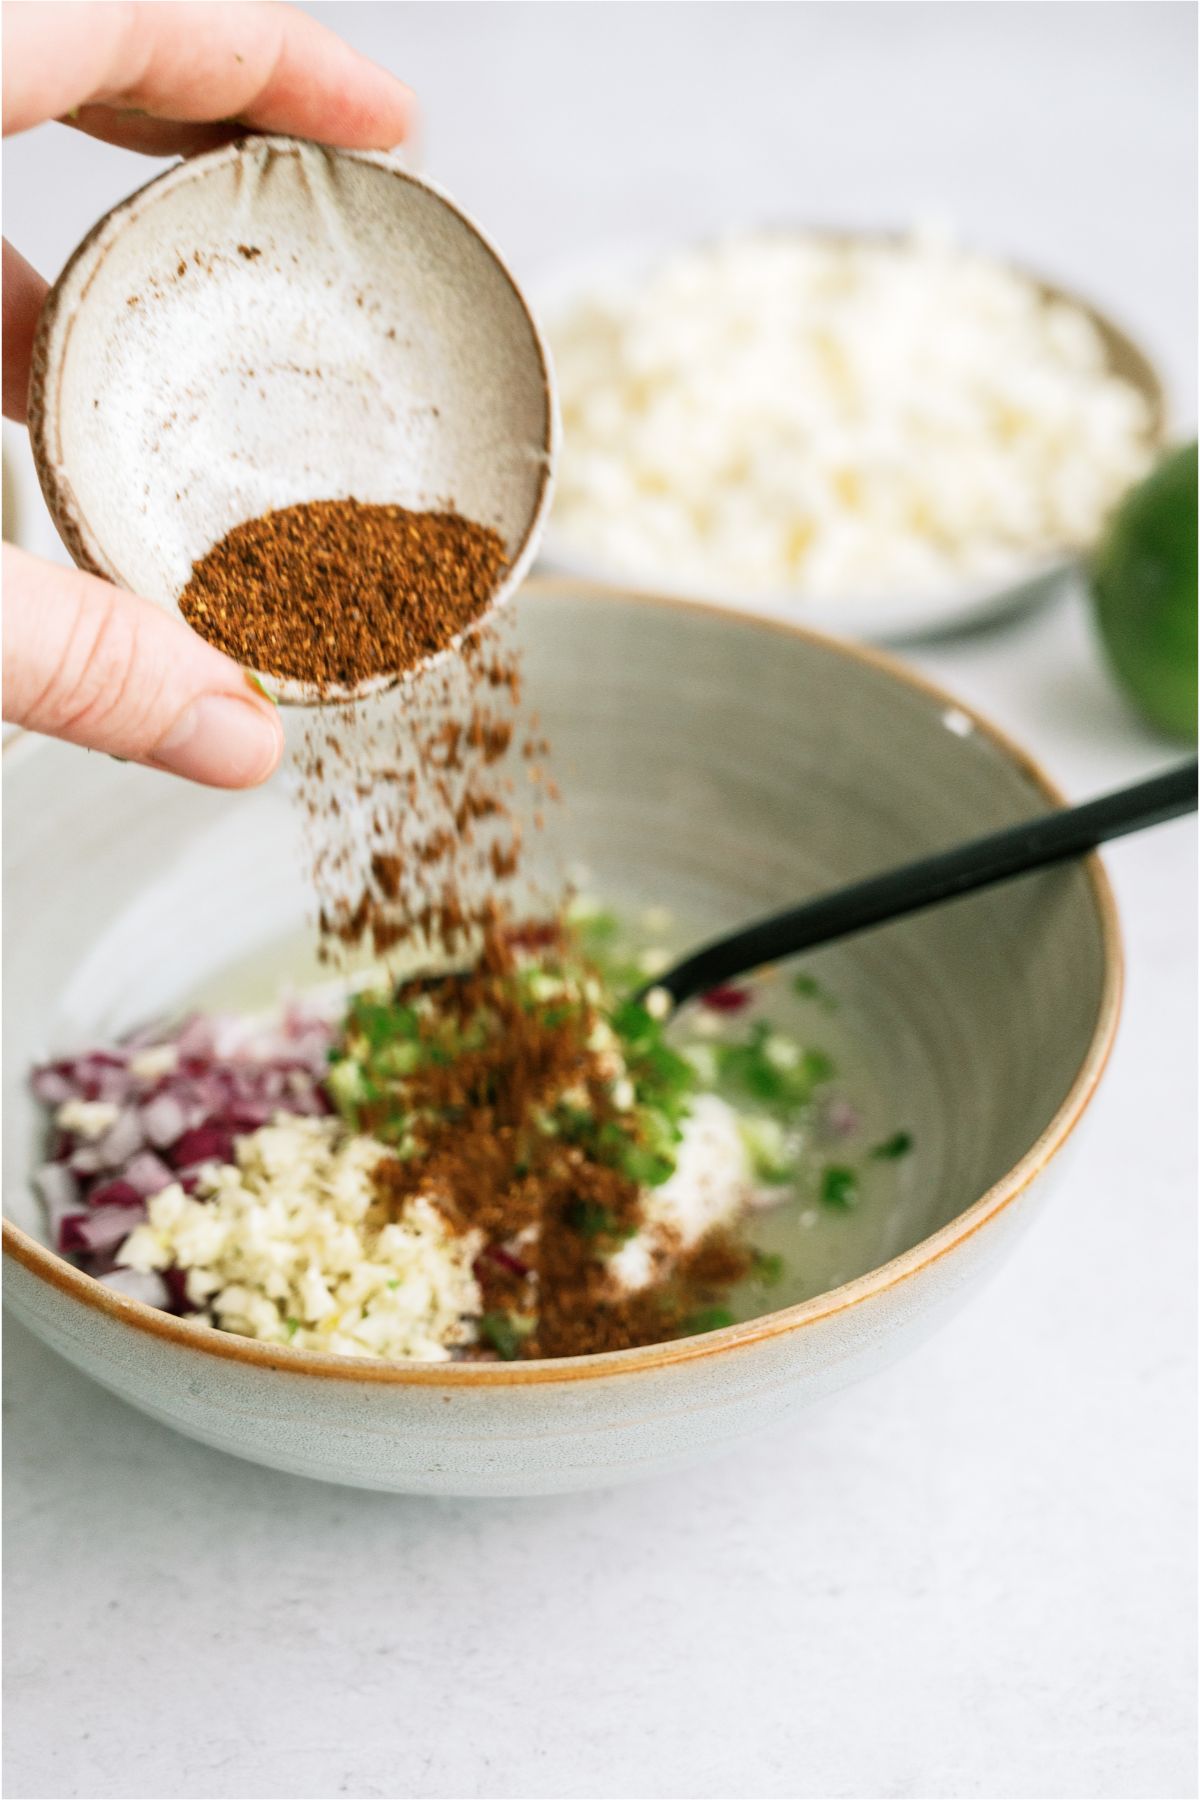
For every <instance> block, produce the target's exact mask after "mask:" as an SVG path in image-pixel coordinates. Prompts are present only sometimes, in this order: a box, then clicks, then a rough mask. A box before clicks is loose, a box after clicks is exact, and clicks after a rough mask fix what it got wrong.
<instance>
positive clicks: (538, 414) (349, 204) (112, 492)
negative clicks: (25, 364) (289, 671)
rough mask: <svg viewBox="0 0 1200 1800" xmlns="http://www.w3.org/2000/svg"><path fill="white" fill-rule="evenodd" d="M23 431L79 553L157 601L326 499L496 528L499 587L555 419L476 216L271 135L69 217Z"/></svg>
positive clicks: (534, 497)
mask: <svg viewBox="0 0 1200 1800" xmlns="http://www.w3.org/2000/svg"><path fill="white" fill-rule="evenodd" d="M29 429H30V438H31V441H32V445H33V453H34V457H35V460H36V463H37V468H38V475H39V478H40V480H41V483H42V488H43V491H44V493H45V496H46V503H47V505H48V506H49V508H50V512H51V514H52V515H53V518H54V521H55V524H56V525H57V526H58V529H59V532H60V533H61V535H62V537H63V540H64V542H65V543H66V545H67V547H68V548H69V550H70V551H71V554H72V555H73V556H74V558H75V560H76V562H78V563H79V564H80V565H81V566H82V567H83V568H85V569H91V570H93V571H94V572H95V573H96V574H99V575H104V576H107V577H108V579H109V580H110V581H115V582H117V583H118V584H119V585H120V586H122V587H127V588H130V589H132V591H133V592H134V593H137V594H142V595H144V596H145V597H146V598H148V599H151V600H156V601H158V602H159V603H160V604H161V605H163V606H166V607H168V608H173V607H174V606H175V605H176V604H177V602H178V599H179V595H180V593H181V592H182V590H183V589H184V587H185V586H186V585H187V581H188V577H189V576H190V574H191V569H192V564H193V562H194V561H195V560H196V559H197V558H198V557H200V556H203V555H204V553H205V551H207V550H208V549H210V548H211V547H212V545H213V544H215V543H216V542H217V541H218V539H220V538H222V537H224V535H225V533H226V532H227V531H229V530H231V529H232V527H233V526H235V525H239V524H241V523H243V522H244V521H245V520H247V519H253V518H256V517H258V515H259V514H261V513H264V512H268V511H271V510H273V509H275V508H278V507H283V506H292V505H295V504H296V503H298V502H300V501H304V500H332V499H340V498H343V497H346V496H352V497H353V498H354V499H356V500H362V501H371V502H379V503H390V504H396V505H400V506H407V507H413V508H418V509H424V508H433V509H439V508H442V507H446V506H449V507H453V508H454V509H455V510H457V511H459V512H462V513H463V514H464V515H465V516H466V517H468V518H471V519H475V520H478V521H479V522H480V523H482V524H485V525H491V526H493V527H494V528H495V529H496V530H497V531H498V532H499V533H500V535H501V537H502V538H503V539H504V542H505V545H506V547H507V551H508V558H509V562H508V568H507V570H506V572H505V575H504V578H503V580H502V581H501V582H500V584H499V585H498V588H497V592H496V597H495V603H496V604H500V603H501V602H502V601H504V600H505V599H506V598H508V596H509V595H510V594H511V593H512V592H513V591H514V590H515V589H516V588H517V587H518V586H519V585H520V582H521V581H522V579H523V578H524V575H525V572H526V570H527V568H528V567H529V564H530V563H531V562H532V560H533V557H534V554H535V552H536V549H537V545H538V540H539V538H540V536H541V530H542V525H543V523H544V521H545V517H546V513H547V509H548V507H549V503H550V492H551V486H552V476H553V468H554V461H555V457H556V454H557V448H558V435H559V432H558V415H557V408H556V404H555V396H554V377H553V373H552V371H551V367H550V360H549V357H548V355H547V353H546V348H545V345H544V344H543V342H542V338H541V335H540V333H539V331H538V327H537V325H536V323H535V321H534V319H533V317H532V315H531V314H530V311H529V308H528V306H527V305H526V303H525V299H524V297H523V295H522V293H521V290H520V288H519V287H518V286H517V283H516V281H515V280H514V279H513V276H512V275H511V273H510V272H509V270H508V268H507V267H506V266H505V264H504V262H503V261H502V259H501V257H500V254H499V252H498V251H497V250H496V249H495V247H494V246H493V245H492V244H491V243H490V242H489V240H488V239H487V238H486V237H485V236H484V234H483V232H482V231H481V230H480V229H479V227H478V226H477V225H476V224H474V223H473V221H472V220H470V219H469V218H468V217H467V216H466V214H465V213H463V212H462V210H461V209H460V208H459V207H458V206H456V205H455V203H454V202H453V201H452V200H451V199H450V198H449V196H448V195H446V194H444V193H443V192H442V191H441V190H440V189H439V188H437V187H436V186H434V184H433V183H432V182H430V181H428V180H426V179H424V178H423V177H420V176H417V175H414V174H412V173H411V172H410V171H409V170H408V169H406V168H404V167H402V166H401V165H400V164H399V163H398V162H397V160H396V158H395V157H394V156H392V155H389V154H385V153H383V152H380V151H373V150H330V149H326V148H324V147H323V146H321V145H318V144H309V143H304V142H302V141H300V140H299V139H296V138H283V137H252V138H245V139H242V140H241V141H239V142H237V143H233V144H226V145H223V146H222V147H221V148H220V149H218V150H212V151H209V152H208V153H207V154H205V155H203V156H195V157H191V158H189V159H188V160H187V161H185V162H181V163H176V164H175V165H174V166H173V167H172V168H170V169H168V170H167V172H166V173H165V174H164V175H160V176H158V177H157V179H156V180H154V181H152V182H150V183H148V185H147V186H146V187H143V188H140V189H139V190H138V191H137V193H135V194H131V195H130V196H129V197H128V199H126V200H123V201H121V203H120V204H119V205H118V206H115V207H113V209H112V211H111V212H109V213H106V214H105V216H104V218H103V219H101V220H100V222H99V223H98V224H97V225H96V226H95V227H94V229H93V230H92V231H90V232H89V233H88V235H87V237H86V238H85V239H84V240H83V242H82V243H81V244H80V245H79V247H78V249H77V250H76V251H75V253H74V255H73V256H72V257H71V259H70V261H69V262H68V263H67V266H66V268H65V269H64V270H63V272H62V274H61V275H60V276H59V278H58V280H57V281H56V282H55V284H54V287H53V288H52V289H51V292H50V294H49V296H48V297H47V300H46V304H45V306H44V307H43V309H42V313H41V317H40V319H39V323H38V335H37V341H36V344H35V346H34V356H33V376H32V381H31V385H30V394H29ZM269 685H270V687H271V689H272V692H273V693H274V694H275V695H276V696H277V698H279V699H282V700H303V699H304V698H305V697H306V695H305V691H304V688H303V686H302V684H301V683H299V682H295V681H283V680H280V679H278V678H274V677H272V678H270V680H269ZM366 685H368V686H386V685H387V683H386V682H378V683H372V684H366Z"/></svg>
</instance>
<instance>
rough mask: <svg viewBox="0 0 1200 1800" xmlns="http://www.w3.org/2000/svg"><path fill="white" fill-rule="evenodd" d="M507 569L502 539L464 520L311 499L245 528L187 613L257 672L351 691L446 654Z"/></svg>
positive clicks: (209, 560) (230, 538) (221, 551)
mask: <svg viewBox="0 0 1200 1800" xmlns="http://www.w3.org/2000/svg"><path fill="white" fill-rule="evenodd" d="M506 560H507V559H506V555H505V547H504V542H503V540H502V539H501V537H500V536H499V534H498V533H497V532H495V531H493V530H491V528H490V527H489V526H486V525H477V524H475V523H474V522H473V521H472V520H470V519H464V518H460V517H459V515H458V514H457V513H453V512H409V511H407V510H406V509H405V508H404V507H402V506H368V505H364V504H362V503H361V502H359V501H357V500H313V501H307V502H305V503H304V504H302V505H299V506H287V507H284V508H283V509H282V510H281V511H279V512H270V513H264V514H263V516H262V517H261V518H258V519H249V520H247V521H246V523H245V524H243V525H237V526H235V527H234V529H233V530H232V531H231V532H229V533H228V534H227V535H226V536H225V537H223V538H222V539H221V541H220V543H219V544H216V545H214V546H213V548H212V549H211V550H210V551H209V552H208V554H207V555H206V556H203V557H201V558H200V560H199V562H197V563H196V564H195V565H194V566H193V568H192V575H191V580H190V581H189V582H188V584H187V586H186V588H185V589H184V591H183V593H182V595H181V596H180V601H179V608H180V611H181V612H182V614H183V616H184V618H185V619H186V620H187V621H188V623H189V624H190V625H192V626H193V627H194V628H195V630H196V631H198V632H199V633H200V635H201V636H202V637H204V638H207V639H208V641H209V642H210V643H212V644H215V645H216V646H217V648H218V649H219V650H224V651H226V652H227V653H228V654H229V655H230V656H233V657H236V658H237V660H238V661H239V662H240V663H243V664H245V665H246V667H247V668H251V669H255V670H257V671H258V672H259V673H260V674H263V675H273V676H279V677H286V678H289V679H292V680H296V681H304V682H309V683H311V684H312V685H313V686H314V687H316V688H317V689H318V691H322V690H327V689H329V688H334V687H351V688H352V687H356V686H357V685H358V684H359V683H361V682H363V681H368V680H370V679H372V678H373V677H376V676H384V675H399V674H404V673H407V672H408V671H409V670H411V669H414V668H416V667H417V666H418V665H419V664H420V663H422V662H424V661H425V660H426V659H427V658H429V657H431V656H433V655H436V653H437V652H438V651H439V650H444V649H445V648H446V646H447V645H448V644H449V643H450V642H451V641H452V640H453V639H454V638H456V637H457V636H458V635H459V634H460V633H461V632H463V631H465V630H467V629H468V627H470V626H471V625H474V624H475V623H476V621H477V620H478V619H479V618H480V617H481V616H482V615H483V613H484V612H486V610H487V608H488V605H489V603H490V601H491V599H492V596H493V594H494V593H495V591H496V587H497V584H498V582H499V580H500V577H501V574H502V573H503V570H504V568H505V567H506Z"/></svg>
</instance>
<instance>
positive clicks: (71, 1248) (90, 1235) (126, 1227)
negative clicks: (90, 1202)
mask: <svg viewBox="0 0 1200 1800" xmlns="http://www.w3.org/2000/svg"><path fill="white" fill-rule="evenodd" d="M139 1223H140V1220H139V1218H138V1215H137V1214H136V1213H134V1212H133V1211H131V1209H130V1208H129V1207H127V1206H103V1207H100V1208H99V1209H98V1210H97V1211H96V1212H86V1213H67V1214H66V1216H65V1217H64V1218H63V1219H62V1220H61V1221H60V1223H59V1227H58V1247H59V1249H60V1250H61V1251H62V1252H63V1254H64V1255H70V1254H71V1253H72V1252H75V1251H80V1250H85V1251H94V1250H115V1249H116V1247H117V1245H118V1244H120V1243H123V1242H124V1241H125V1239H126V1238H127V1237H128V1236H129V1234H130V1232H131V1231H132V1230H133V1228H134V1226H135V1225H137V1224H139Z"/></svg>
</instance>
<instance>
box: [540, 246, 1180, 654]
mask: <svg viewBox="0 0 1200 1800" xmlns="http://www.w3.org/2000/svg"><path fill="white" fill-rule="evenodd" d="M780 229H781V230H782V231H787V230H788V229H789V228H788V227H786V226H785V227H781V228H780ZM808 235H816V236H823V237H832V238H835V239H838V240H839V241H845V240H850V241H857V240H862V239H865V240H867V241H876V240H878V239H879V238H881V237H883V238H888V239H894V238H895V237H896V235H897V234H896V233H894V232H867V233H854V232H846V231H836V232H835V231H825V232H823V231H816V232H812V231H810V232H809V233H808ZM662 255H663V251H662V248H661V246H658V247H650V246H647V245H626V246H624V247H619V246H618V247H611V248H609V249H608V250H607V251H605V252H603V253H597V252H592V253H591V254H590V255H589V256H588V257H587V258H586V259H585V260H584V261H582V262H580V263H577V264H575V265H573V266H571V267H567V268H563V269H562V270H560V271H559V272H558V274H557V275H552V276H550V277H549V278H547V279H545V280H543V281H542V282H540V283H539V286H538V291H537V293H536V295H535V300H536V303H537V306H538V311H539V313H540V315H541V317H542V318H543V319H545V320H546V321H547V323H548V325H549V327H550V335H551V337H553V321H554V317H555V314H556V313H559V312H560V311H561V310H562V309H564V308H565V307H566V306H568V305H570V304H572V303H574V302H576V301H579V300H582V299H584V298H585V297H586V296H587V295H588V294H589V292H593V291H595V290H597V289H600V290H601V291H602V290H603V287H604V286H605V284H608V283H611V282H612V281H613V280H614V279H618V280H628V279H636V278H638V277H640V276H642V275H644V274H645V273H646V272H647V271H648V270H649V269H651V268H652V267H653V266H654V265H655V263H657V262H659V261H661V259H662ZM1019 272H1020V273H1022V274H1024V275H1026V276H1027V277H1028V279H1029V280H1030V281H1031V282H1032V283H1033V284H1034V286H1035V287H1036V288H1037V290H1038V291H1039V293H1041V294H1042V295H1044V296H1045V297H1046V298H1047V299H1052V300H1067V301H1069V302H1070V304H1071V305H1072V306H1075V307H1078V308H1079V309H1080V310H1081V311H1082V312H1084V313H1086V314H1087V316H1088V318H1089V319H1090V320H1091V321H1092V324H1093V325H1094V326H1095V327H1096V330H1097V331H1098V332H1099V334H1100V338H1101V341H1102V342H1103V345H1104V348H1105V352H1106V354H1107V360H1108V366H1109V369H1110V370H1111V371H1112V373H1113V374H1114V375H1119V376H1120V377H1121V378H1122V379H1123V380H1125V381H1127V382H1129V383H1130V384H1131V386H1133V387H1135V388H1136V389H1137V390H1138V392H1139V393H1140V394H1141V395H1142V397H1143V398H1144V400H1145V402H1146V406H1147V411H1148V416H1149V428H1148V435H1149V438H1150V441H1151V442H1152V443H1153V444H1155V445H1160V446H1161V445H1163V444H1165V443H1166V442H1167V404H1166V394H1165V391H1164V388H1163V384H1162V379H1161V377H1160V376H1159V373H1158V371H1157V369H1156V368H1155V367H1154V364H1153V363H1152V362H1151V361H1150V359H1149V357H1148V356H1147V355H1146V353H1145V351H1144V350H1142V349H1141V347H1140V346H1139V345H1138V344H1136V343H1135V342H1134V340H1133V339H1132V338H1131V337H1130V336H1129V335H1128V333H1127V332H1125V331H1124V330H1122V328H1121V327H1120V326H1119V325H1118V324H1116V322H1115V321H1114V320H1112V319H1110V318H1109V317H1108V316H1107V315H1106V314H1105V313H1103V312H1101V311H1100V310H1099V308H1097V307H1095V306H1093V305H1092V304H1091V303H1090V302H1089V301H1087V300H1085V299H1083V298H1082V297H1081V296H1080V295H1078V294H1073V293H1070V292H1069V291H1068V290H1066V289H1065V288H1061V287H1059V286H1057V285H1056V284H1054V283H1052V282H1048V281H1044V280H1042V279H1041V277H1040V276H1038V275H1036V274H1034V273H1033V272H1032V271H1031V270H1027V269H1022V270H1020V271H1019ZM1079 560H1080V558H1079V555H1078V553H1077V552H1075V551H1067V550H1063V549H1061V548H1059V547H1057V546H1050V547H1049V548H1048V549H1047V550H1046V552H1045V554H1044V555H1041V556H1031V557H1030V558H1029V560H1028V562H1027V563H1026V564H1025V565H1024V566H1021V567H1018V568H1016V569H1014V571H1013V572H1012V573H1011V574H1007V575H1003V576H999V577H996V578H991V579H987V580H981V579H972V580H969V581H963V582H960V583H958V584H956V585H954V586H952V587H949V588H945V589H943V590H941V591H940V592H939V591H937V590H933V591H930V592H923V591H921V592H917V591H914V592H910V593H900V594H886V593H885V594H879V593H863V594H847V595H844V596H843V597H841V598H840V599H827V598H823V597H820V596H816V595H811V594H805V593H803V592H801V591H797V590H792V589H787V590H783V591H781V592H778V593H770V594H763V593H754V594H737V593H732V592H730V591H729V589H728V588H724V587H720V586H713V587H712V588H711V589H710V590H709V591H707V592H705V593H703V594H701V593H698V592H697V589H696V585H695V583H694V582H688V583H684V584H681V586H680V587H679V588H678V589H672V590H670V591H672V592H677V593H678V594H679V595H680V597H683V598H689V599H703V600H706V601H711V602H713V603H715V604H717V605H721V606H736V607H738V608H739V609H740V610H743V611H745V612H748V613H753V614H756V615H758V616H761V617H765V618H778V619H785V620H794V621H796V622H797V623H800V624H803V625H805V626H807V627H808V628H809V629H810V630H814V631H825V632H829V633H831V634H832V635H834V636H836V637H843V638H850V639H859V640H862V641H865V642H867V643H875V644H902V643H911V642H915V641H918V640H920V639H923V638H933V637H938V636H940V635H943V634H945V633H948V632H953V631H959V630H962V629H963V628H966V627H970V626H975V625H984V624H987V623H989V622H990V621H993V620H996V619H999V618H1003V617H1004V616H1005V615H1007V614H1010V613H1019V612H1022V611H1024V610H1026V609H1028V608H1030V607H1034V606H1037V605H1038V604H1039V603H1040V602H1042V601H1043V600H1045V599H1047V598H1048V597H1049V596H1050V595H1051V594H1052V593H1053V592H1054V590H1055V588H1056V587H1058V586H1059V585H1060V584H1061V582H1062V580H1063V578H1064V576H1065V575H1067V574H1069V573H1070V571H1071V570H1073V569H1074V568H1076V567H1077V566H1078V564H1079ZM542 566H543V567H544V569H545V570H547V571H552V572H554V573H557V574H559V575H569V576H571V577H573V578H575V579H579V580H589V581H600V582H609V583H611V584H612V585H614V586H616V587H621V588H626V589H632V588H636V587H637V585H638V583H637V580H636V577H627V576H626V575H625V574H624V572H623V571H619V570H615V569H613V568H610V567H605V566H601V564H600V563H599V562H598V561H597V559H596V558H595V557H593V556H590V555H588V554H587V553H586V552H584V551H581V550H579V549H577V548H576V546H575V545H574V543H573V542H572V540H571V538H570V537H569V535H568V534H567V533H566V532H563V531H560V530H559V529H558V528H557V526H556V524H555V520H554V518H553V515H552V516H551V519H550V522H549V525H548V527H547V530H546V534H545V538H544V541H543V545H542ZM654 585H655V586H656V587H657V588H658V589H660V590H661V589H662V588H663V586H664V583H663V581H662V578H661V576H658V578H657V579H656V580H655V582H654Z"/></svg>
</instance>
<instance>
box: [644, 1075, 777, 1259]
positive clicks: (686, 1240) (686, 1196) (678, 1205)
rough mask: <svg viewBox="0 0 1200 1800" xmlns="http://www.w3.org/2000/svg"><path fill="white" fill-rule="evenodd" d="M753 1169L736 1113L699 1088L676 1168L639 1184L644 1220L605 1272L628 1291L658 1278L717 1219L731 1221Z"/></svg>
mask: <svg viewBox="0 0 1200 1800" xmlns="http://www.w3.org/2000/svg"><path fill="white" fill-rule="evenodd" d="M752 1188H753V1175H752V1173H751V1168H750V1158H749V1155H748V1153H747V1150H746V1146H745V1143H744V1142H743V1140H742V1134H741V1132H740V1130H739V1128H738V1116H737V1114H736V1113H735V1112H734V1110H733V1108H732V1107H731V1106H730V1105H729V1103H728V1102H727V1101H725V1100H722V1099H721V1098H720V1097H719V1096H718V1095H717V1094H698V1095H697V1096H696V1098H695V1100H693V1102H692V1110H691V1112H690V1114H689V1115H688V1117H687V1119H686V1120H685V1122H684V1127H683V1138H682V1140H681V1142H680V1144H679V1148H678V1152H677V1156H676V1163H675V1170H674V1173H673V1174H672V1175H671V1176H670V1177H669V1179H668V1180H666V1181H664V1182H663V1183H662V1185H661V1187H652V1188H644V1189H643V1190H642V1224H641V1226H640V1228H639V1230H638V1231H637V1232H636V1233H635V1234H634V1236H633V1237H631V1238H630V1239H629V1240H628V1242H627V1243H624V1244H622V1246H621V1248H620V1249H619V1250H618V1251H617V1253H616V1254H615V1256H612V1257H610V1258H609V1262H608V1267H609V1272H610V1273H611V1274H612V1275H613V1276H615V1278H616V1280H617V1282H618V1284H619V1286H621V1287H622V1288H624V1289H625V1290H626V1292H633V1291H635V1290H636V1289H638V1288H643V1287H646V1286H648V1285H649V1283H650V1282H652V1281H657V1280H658V1279H659V1278H660V1277H661V1276H662V1275H663V1274H664V1273H665V1272H666V1268H667V1265H668V1264H669V1263H670V1261H671V1259H672V1257H674V1256H676V1255H677V1254H678V1253H679V1252H680V1251H682V1250H690V1249H692V1248H693V1246H694V1245H696V1244H698V1243H699V1242H700V1239H701V1238H702V1237H704V1236H705V1235H706V1234H707V1233H708V1232H710V1231H713V1230H715V1229H716V1227H717V1226H718V1225H728V1224H732V1222H733V1221H734V1219H736V1218H737V1217H738V1216H739V1214H741V1213H742V1212H743V1211H744V1210H745V1208H746V1205H747V1203H748V1201H749V1199H750V1196H751V1193H752Z"/></svg>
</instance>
